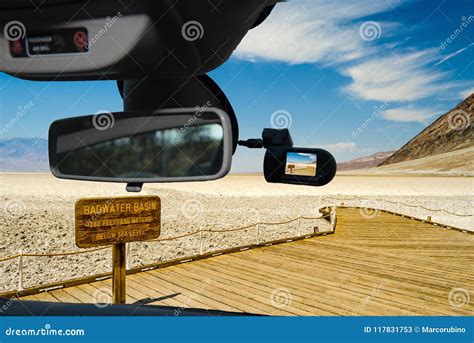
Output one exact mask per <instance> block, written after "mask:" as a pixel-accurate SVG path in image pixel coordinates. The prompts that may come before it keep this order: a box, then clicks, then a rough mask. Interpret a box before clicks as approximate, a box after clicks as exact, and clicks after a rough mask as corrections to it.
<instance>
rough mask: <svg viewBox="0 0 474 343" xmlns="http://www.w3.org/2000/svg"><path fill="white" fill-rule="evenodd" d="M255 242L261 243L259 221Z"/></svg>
mask: <svg viewBox="0 0 474 343" xmlns="http://www.w3.org/2000/svg"><path fill="white" fill-rule="evenodd" d="M255 235H256V237H255V243H256V244H259V243H260V224H259V223H257V232H256V233H255Z"/></svg>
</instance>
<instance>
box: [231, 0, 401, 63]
mask: <svg viewBox="0 0 474 343" xmlns="http://www.w3.org/2000/svg"><path fill="white" fill-rule="evenodd" d="M399 3H400V1H398V0H391V1H388V0H387V1H380V0H365V1H356V0H349V1H337V2H336V1H333V0H318V1H292V2H287V3H279V4H277V6H275V8H274V10H273V11H272V13H271V15H270V16H269V17H268V18H267V19H266V21H265V22H264V23H263V24H262V25H260V26H258V27H256V28H255V29H253V30H251V31H250V32H249V33H248V34H247V35H246V37H245V38H244V39H243V40H242V42H241V43H240V45H239V46H238V48H237V50H236V51H235V56H236V57H238V58H241V59H246V60H250V61H255V60H259V59H263V60H275V61H283V62H287V63H312V62H321V63H324V64H335V63H341V62H345V61H351V60H354V59H356V58H360V57H362V56H366V55H369V54H371V53H372V52H373V51H374V50H373V48H372V43H370V42H367V41H364V40H363V39H362V38H361V37H360V35H359V26H360V24H361V23H354V21H355V20H358V19H362V18H364V17H366V16H369V15H372V14H376V13H381V12H385V11H387V10H389V9H391V8H392V7H395V6H396V5H398V4H399ZM378 24H379V25H380V26H381V29H382V32H381V36H382V38H383V37H386V36H388V35H390V32H391V31H392V30H393V29H394V27H396V26H397V24H395V23H389V22H378Z"/></svg>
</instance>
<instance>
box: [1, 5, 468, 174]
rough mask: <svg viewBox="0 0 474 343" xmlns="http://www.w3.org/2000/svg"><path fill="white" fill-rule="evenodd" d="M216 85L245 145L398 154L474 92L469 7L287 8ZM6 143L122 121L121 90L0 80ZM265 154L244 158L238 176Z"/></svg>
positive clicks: (242, 48) (245, 45) (239, 157)
mask: <svg viewBox="0 0 474 343" xmlns="http://www.w3.org/2000/svg"><path fill="white" fill-rule="evenodd" d="M211 76H212V77H213V78H214V79H215V80H216V81H217V82H218V83H219V85H220V86H221V87H222V88H223V89H224V91H225V93H226V94H227V96H228V97H229V99H230V101H231V103H232V104H233V106H234V109H235V111H236V113H237V116H238V119H239V124H240V132H241V137H240V138H251V137H258V136H259V135H260V133H261V129H262V128H264V127H271V126H278V125H280V124H285V125H290V130H291V132H292V135H293V138H294V141H295V145H299V146H314V147H323V148H326V149H327V150H329V151H331V152H333V154H334V155H335V156H336V159H337V160H338V161H345V160H349V159H352V158H356V157H359V156H364V155H369V154H372V153H375V152H378V151H387V150H392V149H396V148H398V147H400V146H401V145H403V144H404V143H406V142H407V141H408V140H409V139H410V138H412V137H413V136H414V135H416V134H417V133H418V132H419V131H421V130H422V129H423V128H424V127H426V126H427V125H428V124H429V123H431V122H432V121H433V120H434V119H436V117H437V116H439V115H440V114H442V113H444V112H446V111H447V110H449V109H451V108H452V107H453V106H454V105H456V104H457V103H458V102H460V101H461V100H462V99H463V98H465V97H466V96H467V95H468V94H470V93H472V92H474V6H473V3H472V0H451V1H443V0H427V1H398V0H394V1H389V0H387V1H384V0H364V1H331V0H325V1H290V2H288V3H281V4H278V5H277V7H276V8H275V10H274V12H273V13H272V14H271V16H270V17H269V18H268V19H267V21H265V22H264V23H263V24H262V25H261V26H259V27H257V28H256V29H254V30H252V31H251V32H250V33H249V34H248V35H247V36H246V37H245V38H244V40H243V41H242V43H241V44H240V45H239V47H238V49H237V51H236V52H235V53H234V55H233V56H232V58H231V59H230V60H229V61H227V62H226V63H225V64H224V65H223V66H221V67H220V68H218V69H216V70H214V71H213V72H212V73H211ZM30 102H31V104H32V106H31V108H30V109H29V110H28V111H27V112H26V113H25V114H24V115H22V116H21V120H18V121H16V123H15V125H13V126H12V127H10V128H9V129H8V130H7V132H6V133H5V132H3V131H2V133H4V135H6V136H9V137H32V136H34V137H44V138H46V136H47V130H48V126H49V124H50V123H51V122H52V121H53V120H55V119H58V118H61V117H67V116H75V115H85V114H91V113H95V112H97V111H99V110H104V109H106V110H108V111H120V110H121V101H120V97H119V95H118V92H117V91H116V88H115V84H114V83H112V82H104V81H100V82H57V83H52V82H31V81H24V80H18V79H14V78H11V77H9V76H7V75H4V74H0V127H5V125H7V123H8V122H9V121H10V120H11V118H13V117H15V116H16V115H17V112H18V108H19V106H20V107H23V106H25V105H27V104H28V103H30ZM261 157H262V152H259V151H251V150H246V149H239V151H238V152H237V153H236V156H235V158H234V162H233V163H234V169H233V170H234V171H257V170H259V169H260V168H261V161H262V160H261Z"/></svg>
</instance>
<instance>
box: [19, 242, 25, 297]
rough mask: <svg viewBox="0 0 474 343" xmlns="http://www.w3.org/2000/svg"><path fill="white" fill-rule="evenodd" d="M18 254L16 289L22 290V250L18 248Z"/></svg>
mask: <svg viewBox="0 0 474 343" xmlns="http://www.w3.org/2000/svg"><path fill="white" fill-rule="evenodd" d="M18 254H19V255H20V256H18V290H19V291H22V290H24V287H23V251H22V250H19V251H18Z"/></svg>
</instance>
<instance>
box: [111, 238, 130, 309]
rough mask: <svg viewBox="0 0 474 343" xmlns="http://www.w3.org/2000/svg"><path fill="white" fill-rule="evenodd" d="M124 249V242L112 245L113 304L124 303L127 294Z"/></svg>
mask: <svg viewBox="0 0 474 343" xmlns="http://www.w3.org/2000/svg"><path fill="white" fill-rule="evenodd" d="M125 249H126V247H125V243H120V244H114V245H113V246H112V290H113V302H114V304H125V299H126V295H127V292H126V282H125V281H126V269H125Z"/></svg>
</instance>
